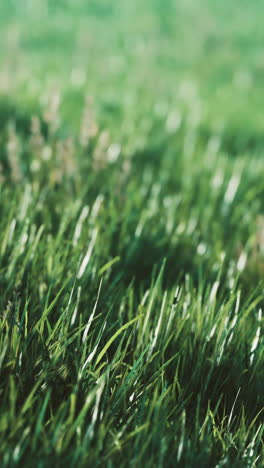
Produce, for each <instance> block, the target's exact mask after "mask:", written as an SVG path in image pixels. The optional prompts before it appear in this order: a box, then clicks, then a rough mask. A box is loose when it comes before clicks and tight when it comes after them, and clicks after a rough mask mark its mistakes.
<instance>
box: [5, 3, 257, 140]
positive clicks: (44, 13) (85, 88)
mask: <svg viewBox="0 0 264 468" xmlns="http://www.w3.org/2000/svg"><path fill="white" fill-rule="evenodd" d="M0 13H1V15H0V16H1V20H0V21H1V26H0V27H1V37H2V40H1V45H0V59H1V71H0V92H1V93H2V94H6V93H7V94H10V95H12V96H13V97H14V96H15V97H16V98H17V99H19V100H27V101H34V100H35V101H37V100H45V93H46V92H47V90H49V89H54V88H56V87H57V88H60V89H61V90H63V93H64V95H65V97H67V99H64V105H63V112H64V116H65V118H66V119H68V120H71V124H73V125H74V123H75V122H76V121H77V115H78V113H79V112H80V109H81V107H82V105H83V95H84V92H86V93H88V94H90V95H92V96H93V97H94V100H95V103H96V107H97V110H98V115H99V116H100V119H102V120H104V119H106V120H107V122H108V125H112V126H113V127H115V126H116V124H117V122H118V123H120V122H124V121H125V122H126V121H127V120H128V121H131V120H133V118H134V117H135V116H137V115H138V114H141V113H142V114H144V115H145V118H146V119H147V118H150V119H151V118H152V115H153V112H154V111H155V110H156V112H157V113H159V112H160V113H162V112H166V111H167V109H168V107H169V108H173V107H174V106H175V107H176V106H177V107H178V106H180V107H185V108H186V107H187V108H188V109H189V108H191V109H192V110H193V111H194V114H196V117H195V118H198V119H199V118H202V119H203V120H204V121H205V122H206V126H209V127H210V129H211V128H215V127H216V128H219V127H223V126H225V127H228V128H229V130H228V133H229V134H231V136H232V134H233V133H234V134H235V138H237V134H240V133H241V134H242V137H243V136H244V137H245V134H247V135H249V134H250V135H251V138H252V136H254V135H256V139H259V138H260V136H259V135H260V134H261V133H262V131H263V115H262V114H263V112H262V108H263V90H262V84H263V78H264V49H263V44H264V41H263V39H264V37H263V36H264V32H263V27H262V18H263V5H262V4H261V2H258V1H255V0H253V2H250V3H249V2H247V1H238V0H235V1H233V2H227V1H224V2H214V1H212V0H203V1H200V2H195V1H192V0H178V1H173V0H163V1H161V0H155V1H150V0H145V1H143V2H142V1H140V0H135V1H133V2H130V1H128V0H122V1H120V0H118V1H116V2H110V1H108V0H100V1H96V2H95V1H88V2H85V1H84V0H79V1H78V0H75V1H70V0H61V1H56V2H53V1H48V0H46V1H44V0H41V1H37V0H34V1H33V0H31V1H29V0H28V1H15V0H13V1H12V2H11V1H10V2H5V3H2V4H1V7H0ZM21 91H23V93H21ZM22 96H23V97H22ZM153 108H154V111H153ZM250 109H252V112H250ZM118 131H120V128H118ZM238 136H239V135H238Z"/></svg>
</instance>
